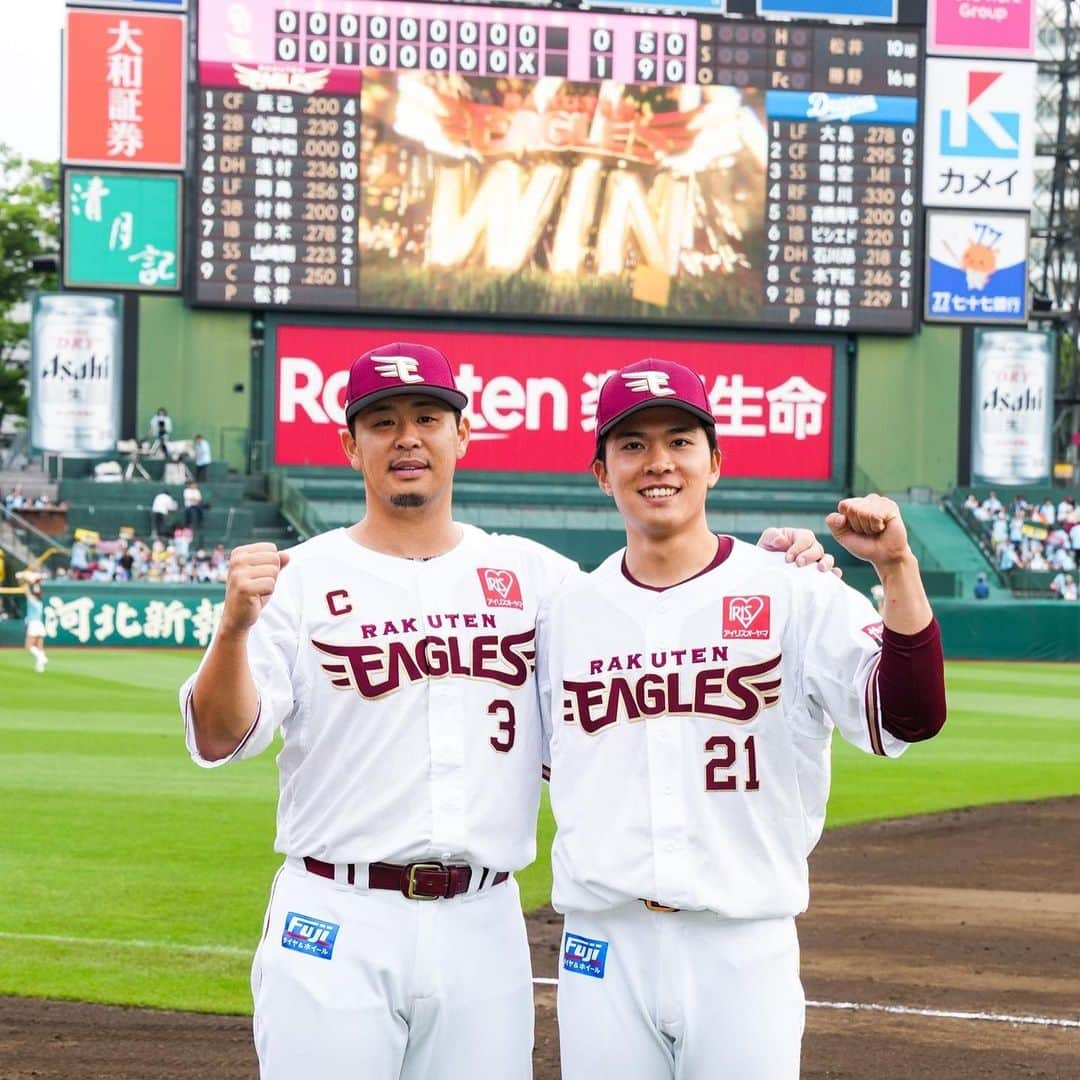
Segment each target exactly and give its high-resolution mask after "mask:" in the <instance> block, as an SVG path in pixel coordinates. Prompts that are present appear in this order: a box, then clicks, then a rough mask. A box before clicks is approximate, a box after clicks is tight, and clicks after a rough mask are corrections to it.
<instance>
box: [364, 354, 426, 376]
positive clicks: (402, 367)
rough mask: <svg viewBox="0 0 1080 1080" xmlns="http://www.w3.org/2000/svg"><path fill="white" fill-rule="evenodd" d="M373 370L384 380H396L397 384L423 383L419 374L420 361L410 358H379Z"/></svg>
mask: <svg viewBox="0 0 1080 1080" xmlns="http://www.w3.org/2000/svg"><path fill="white" fill-rule="evenodd" d="M375 370H376V371H377V372H378V373H379V374H380V375H381V376H382V377H383V378H384V379H397V380H398V382H407V383H418V382H423V381H424V376H423V375H421V374H420V361H419V360H414V359H413V358H412V357H411V356H380V357H379V363H377V364H376V365H375Z"/></svg>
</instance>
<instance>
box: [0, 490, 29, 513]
mask: <svg viewBox="0 0 1080 1080" xmlns="http://www.w3.org/2000/svg"><path fill="white" fill-rule="evenodd" d="M26 506H27V502H26V496H25V495H24V494H23V489H22V484H16V485H15V486H14V487H13V488H12V489H11V490H10V491H9V492H8V493H7V494H6V495H5V496H4V507H5V509H7V510H13V511H17V510H25V509H26Z"/></svg>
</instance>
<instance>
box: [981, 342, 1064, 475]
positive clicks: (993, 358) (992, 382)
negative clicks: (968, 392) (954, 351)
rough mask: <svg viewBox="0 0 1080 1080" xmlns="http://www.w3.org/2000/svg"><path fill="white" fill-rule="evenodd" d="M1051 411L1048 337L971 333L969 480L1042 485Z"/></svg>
mask: <svg viewBox="0 0 1080 1080" xmlns="http://www.w3.org/2000/svg"><path fill="white" fill-rule="evenodd" d="M1053 405H1054V335H1053V332H1051V331H1027V330H981V329H979V330H976V331H975V357H974V372H973V379H972V409H973V412H972V418H971V420H972V422H971V472H972V479H973V480H974V481H975V482H976V483H986V484H1042V483H1047V482H1048V481H1049V478H1050V436H1051V427H1052V424H1053Z"/></svg>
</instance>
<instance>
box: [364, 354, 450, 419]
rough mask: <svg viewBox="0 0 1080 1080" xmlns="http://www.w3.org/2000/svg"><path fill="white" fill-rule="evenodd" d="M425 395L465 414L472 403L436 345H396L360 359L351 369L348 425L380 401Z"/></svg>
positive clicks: (448, 362)
mask: <svg viewBox="0 0 1080 1080" xmlns="http://www.w3.org/2000/svg"><path fill="white" fill-rule="evenodd" d="M399 394H424V395H429V396H430V397H433V398H436V399H437V400H439V401H445V402H446V404H447V405H449V406H450V407H451V408H452V409H457V411H458V412H462V411H464V409H465V406H466V405H468V403H469V399H468V398H467V397H466V396H465V395H464V394H463V393H462V392H461V391H460V390H459V389H458V388H457V386H456V385H455V384H454V375H453V372H451V370H450V361H449V360H447V359H446V357H445V356H444V355H443V354H442V353H441V352H440V351H439V350H438V349H436V348H435V347H434V346H432V345H418V344H414V343H412V342H407V341H395V342H393V343H392V344H390V345H379V346H377V347H376V348H374V349H369V350H368V351H367V352H366V353H364V355H363V356H358V357H357V358H356V360H354V361H353V365H352V367H351V368H350V369H349V384H348V388H347V390H346V393H345V422H346V423H348V422H349V421H350V420H352V418H353V417H354V416H355V415H356V414H357V413H358V412H359V411H360V410H361V409H365V408H367V406H368V405H374V404H375V403H376V402H377V401H383V400H385V399H386V398H388V397H395V396H397V395H399Z"/></svg>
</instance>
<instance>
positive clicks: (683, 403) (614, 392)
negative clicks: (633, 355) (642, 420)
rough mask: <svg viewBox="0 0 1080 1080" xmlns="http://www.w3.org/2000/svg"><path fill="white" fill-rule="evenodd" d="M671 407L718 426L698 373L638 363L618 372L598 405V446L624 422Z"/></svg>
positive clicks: (667, 364)
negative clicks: (652, 410)
mask: <svg viewBox="0 0 1080 1080" xmlns="http://www.w3.org/2000/svg"><path fill="white" fill-rule="evenodd" d="M660 405H668V406H671V407H672V408H676V409H685V410H686V411H687V412H688V413H692V414H693V415H694V416H696V417H697V418H698V419H699V420H700V421H701V422H702V423H703V424H710V425H711V424H715V423H716V418H715V417H714V416H713V411H712V406H711V405H710V404H709V395H708V394H706V393H705V386H704V384H703V383H702V381H701V376H699V375H698V373H697V372H696V371H691V370H690V368H688V367H685V366H684V365H683V364H677V363H675V362H674V361H672V360H658V359H655V358H650V359H648V360H638V361H637V362H636V363H634V364H628V365H627V366H626V367H624V368H622V369H621V370H619V371H617V372H615V374H614V375H612V376H611V377H610V378H609V379H608V380H607V382H605V383H604V385H603V386H601V387H600V396H599V399H598V400H597V403H596V442H597V445H599V444H600V443H601V442H602V441H603V438H604V436H605V435H607V433H608V432H609V431H610V430H611V429H612V428H613V427H614V426H615V425H616V424H617V423H619V421H620V420H624V419H625V418H626V417H628V416H631V415H632V414H633V413H636V412H640V411H641V410H642V409H649V408H655V407H657V406H660Z"/></svg>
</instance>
